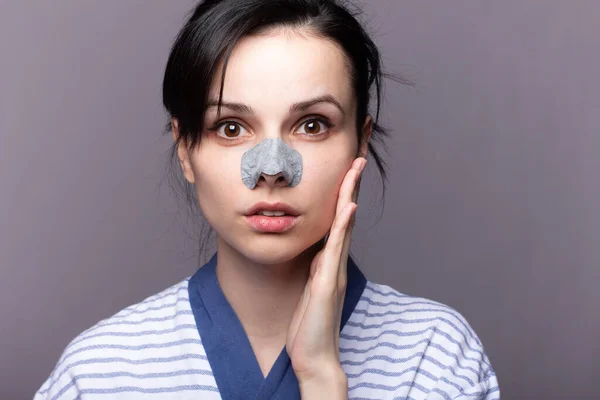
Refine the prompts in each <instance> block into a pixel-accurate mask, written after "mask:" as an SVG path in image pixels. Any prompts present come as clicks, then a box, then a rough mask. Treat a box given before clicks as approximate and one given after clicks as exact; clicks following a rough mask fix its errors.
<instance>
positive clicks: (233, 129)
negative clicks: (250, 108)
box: [217, 121, 245, 139]
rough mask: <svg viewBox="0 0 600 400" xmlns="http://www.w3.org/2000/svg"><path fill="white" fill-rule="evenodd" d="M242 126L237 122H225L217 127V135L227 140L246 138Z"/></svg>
mask: <svg viewBox="0 0 600 400" xmlns="http://www.w3.org/2000/svg"><path fill="white" fill-rule="evenodd" d="M244 130H245V129H244V128H243V127H242V125H240V124H239V123H237V122H235V121H225V122H223V123H222V124H220V125H219V126H218V127H217V135H219V136H221V137H222V138H225V139H237V138H240V137H243V136H245V133H244Z"/></svg>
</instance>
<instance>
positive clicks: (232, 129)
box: [225, 124, 240, 137]
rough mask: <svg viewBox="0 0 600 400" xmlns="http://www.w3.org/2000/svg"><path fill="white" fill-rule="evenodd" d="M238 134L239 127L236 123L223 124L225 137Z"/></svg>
mask: <svg viewBox="0 0 600 400" xmlns="http://www.w3.org/2000/svg"><path fill="white" fill-rule="evenodd" d="M239 134H240V127H239V126H238V125H236V124H226V125H225V135H227V137H236V136H238V135H239Z"/></svg>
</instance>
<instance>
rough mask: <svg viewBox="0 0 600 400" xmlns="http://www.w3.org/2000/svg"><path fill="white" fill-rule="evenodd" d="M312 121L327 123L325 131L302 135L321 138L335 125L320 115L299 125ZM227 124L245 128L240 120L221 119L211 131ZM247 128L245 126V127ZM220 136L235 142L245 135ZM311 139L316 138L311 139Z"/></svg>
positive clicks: (307, 118)
mask: <svg viewBox="0 0 600 400" xmlns="http://www.w3.org/2000/svg"><path fill="white" fill-rule="evenodd" d="M311 121H317V122H320V123H322V124H323V125H325V128H326V129H325V131H324V132H322V133H317V134H312V135H311V134H309V133H300V135H303V136H306V137H309V138H310V137H313V138H320V137H321V136H323V135H325V134H327V133H328V132H329V130H330V129H331V128H332V127H333V124H332V123H331V122H330V121H329V120H328V119H327V118H325V117H322V116H319V115H311V116H309V117H306V118H305V119H304V120H302V122H300V124H299V125H298V126H299V127H300V126H302V125H304V124H306V123H307V122H311ZM227 124H234V125H239V126H240V127H242V128H243V126H242V124H241V123H239V122H238V121H235V120H224V121H220V122H217V123H215V124H214V125H213V126H211V127H210V128H208V130H209V131H211V132H213V131H214V132H216V131H217V130H219V129H221V127H223V126H224V125H227ZM243 129H245V128H243ZM217 136H218V137H219V138H221V139H223V140H225V141H228V142H235V141H237V140H243V137H236V138H225V137H223V136H220V135H217ZM309 140H315V139H309Z"/></svg>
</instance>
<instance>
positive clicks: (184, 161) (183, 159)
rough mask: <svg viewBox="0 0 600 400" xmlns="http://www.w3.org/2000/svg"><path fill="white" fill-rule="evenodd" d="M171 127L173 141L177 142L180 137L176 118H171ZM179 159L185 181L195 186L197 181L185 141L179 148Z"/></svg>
mask: <svg viewBox="0 0 600 400" xmlns="http://www.w3.org/2000/svg"><path fill="white" fill-rule="evenodd" d="M171 127H172V130H173V140H175V142H177V138H178V137H179V121H177V119H175V118H171ZM177 158H178V159H179V165H181V170H182V171H183V176H185V179H186V180H187V181H188V182H189V183H191V184H192V185H193V184H194V182H195V181H196V180H195V177H194V170H193V169H192V163H191V161H190V154H189V151H188V149H187V143H186V141H185V140H182V141H180V142H179V144H178V146H177Z"/></svg>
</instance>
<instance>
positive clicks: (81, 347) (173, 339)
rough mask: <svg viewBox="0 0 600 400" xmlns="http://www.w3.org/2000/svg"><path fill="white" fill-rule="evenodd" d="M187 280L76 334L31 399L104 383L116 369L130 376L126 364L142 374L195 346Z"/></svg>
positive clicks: (195, 333)
mask: <svg viewBox="0 0 600 400" xmlns="http://www.w3.org/2000/svg"><path fill="white" fill-rule="evenodd" d="M188 281H189V277H188V278H186V279H184V280H182V281H180V282H178V283H177V284H175V285H173V286H171V287H169V288H167V289H165V290H163V291H161V292H159V293H157V294H154V295H152V296H150V297H147V298H146V299H144V300H142V301H140V302H138V303H136V304H133V305H131V306H129V307H127V308H124V309H123V310H121V311H119V312H117V313H116V314H114V315H112V316H110V317H108V318H105V319H103V320H101V321H99V322H98V323H96V324H95V325H93V326H92V327H90V328H89V329H87V330H85V331H83V332H81V333H80V334H79V335H77V336H76V337H75V338H74V339H73V340H72V341H71V342H70V343H69V344H68V345H67V346H66V348H65V349H64V351H63V352H62V354H61V356H60V358H59V360H58V362H57V363H56V366H55V368H54V370H53V371H52V373H51V374H50V376H49V377H48V379H47V380H46V381H45V382H44V383H43V385H42V387H41V388H40V389H39V390H38V392H36V395H35V398H36V399H46V398H62V396H63V395H64V396H66V398H72V397H73V396H72V395H73V394H75V393H79V392H78V389H80V388H81V386H82V385H81V383H83V384H84V385H83V386H85V380H88V381H89V380H90V379H96V382H104V381H106V382H110V381H112V380H113V378H118V377H117V376H115V373H116V370H119V371H121V372H119V373H120V374H121V375H123V376H126V375H132V374H131V373H129V372H127V371H128V369H132V368H135V370H136V372H140V373H144V372H147V371H146V370H148V371H149V370H151V369H152V364H153V363H156V362H160V361H161V359H168V358H169V357H170V358H172V357H173V355H174V352H180V351H181V348H182V345H187V346H194V345H200V343H201V342H200V338H199V336H198V330H197V328H196V325H195V322H194V317H193V314H192V311H191V308H190V306H189V297H188V292H187V289H188ZM78 383H79V384H78ZM100 386H102V385H100ZM69 396H70V397H69Z"/></svg>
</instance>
